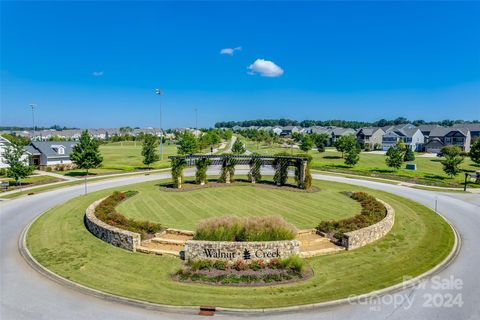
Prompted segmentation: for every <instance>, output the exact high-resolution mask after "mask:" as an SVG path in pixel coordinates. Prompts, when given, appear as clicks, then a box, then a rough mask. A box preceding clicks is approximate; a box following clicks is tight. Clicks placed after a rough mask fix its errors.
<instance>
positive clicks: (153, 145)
mask: <svg viewBox="0 0 480 320" xmlns="http://www.w3.org/2000/svg"><path fill="white" fill-rule="evenodd" d="M157 146H158V139H157V137H155V136H154V135H152V134H145V135H144V136H143V144H142V156H143V163H144V164H145V165H147V167H148V169H150V165H151V164H152V163H154V162H156V161H158V160H159V159H160V156H159V154H158V153H157Z"/></svg>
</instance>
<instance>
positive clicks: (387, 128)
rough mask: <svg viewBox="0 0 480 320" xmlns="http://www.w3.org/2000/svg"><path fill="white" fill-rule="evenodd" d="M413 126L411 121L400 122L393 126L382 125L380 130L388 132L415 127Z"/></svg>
mask: <svg viewBox="0 0 480 320" xmlns="http://www.w3.org/2000/svg"><path fill="white" fill-rule="evenodd" d="M415 128H416V127H415V126H414V125H413V124H411V123H402V124H397V125H393V126H384V127H382V130H383V131H385V132H390V131H395V130H401V129H415Z"/></svg>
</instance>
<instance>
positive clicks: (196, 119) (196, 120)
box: [195, 108, 198, 130]
mask: <svg viewBox="0 0 480 320" xmlns="http://www.w3.org/2000/svg"><path fill="white" fill-rule="evenodd" d="M195 130H198V109H197V108H195Z"/></svg>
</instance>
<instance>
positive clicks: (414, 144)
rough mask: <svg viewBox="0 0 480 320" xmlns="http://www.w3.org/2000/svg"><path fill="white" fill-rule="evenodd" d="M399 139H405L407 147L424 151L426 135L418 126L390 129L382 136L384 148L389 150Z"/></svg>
mask: <svg viewBox="0 0 480 320" xmlns="http://www.w3.org/2000/svg"><path fill="white" fill-rule="evenodd" d="M399 141H403V142H404V143H405V145H406V146H407V148H410V149H411V150H412V151H422V150H423V145H424V143H425V136H424V135H423V133H422V131H420V129H418V128H416V127H414V128H404V129H394V130H390V131H388V132H387V133H385V134H384V135H383V137H382V150H384V151H387V150H388V149H390V147H393V146H395V145H396V144H397V143H398V142H399Z"/></svg>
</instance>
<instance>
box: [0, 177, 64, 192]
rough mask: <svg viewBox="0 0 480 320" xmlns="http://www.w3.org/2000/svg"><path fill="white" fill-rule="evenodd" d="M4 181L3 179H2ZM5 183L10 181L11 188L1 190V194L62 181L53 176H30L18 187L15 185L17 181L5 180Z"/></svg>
mask: <svg viewBox="0 0 480 320" xmlns="http://www.w3.org/2000/svg"><path fill="white" fill-rule="evenodd" d="M2 180H3V179H2ZM4 181H8V182H9V183H10V187H8V190H3V189H2V190H0V192H5V191H11V190H15V189H20V187H22V188H26V187H32V186H37V185H42V184H47V183H52V182H57V181H62V180H61V179H58V178H55V177H52V176H44V175H32V176H29V177H27V178H25V179H23V180H22V185H21V186H17V185H15V180H13V179H9V178H7V179H4Z"/></svg>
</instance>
